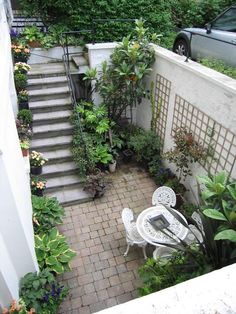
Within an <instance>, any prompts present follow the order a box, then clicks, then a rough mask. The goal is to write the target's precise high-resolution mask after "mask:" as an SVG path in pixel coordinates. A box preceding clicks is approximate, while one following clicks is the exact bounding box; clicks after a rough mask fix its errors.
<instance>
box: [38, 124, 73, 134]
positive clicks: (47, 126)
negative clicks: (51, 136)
mask: <svg viewBox="0 0 236 314" xmlns="http://www.w3.org/2000/svg"><path fill="white" fill-rule="evenodd" d="M70 129H73V125H72V124H71V123H70V122H58V123H51V124H43V125H36V126H34V127H33V133H34V134H37V133H44V132H50V131H57V130H58V131H63V130H70Z"/></svg>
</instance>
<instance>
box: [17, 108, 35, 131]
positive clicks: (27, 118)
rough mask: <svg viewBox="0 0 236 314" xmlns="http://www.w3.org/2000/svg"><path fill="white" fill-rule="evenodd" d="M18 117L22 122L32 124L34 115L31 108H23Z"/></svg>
mask: <svg viewBox="0 0 236 314" xmlns="http://www.w3.org/2000/svg"><path fill="white" fill-rule="evenodd" d="M17 119H19V120H20V122H21V123H22V124H26V125H29V126H30V127H31V126H32V121H33V117H32V113H31V111H30V110H29V109H21V110H20V111H19V112H18V114H17Z"/></svg>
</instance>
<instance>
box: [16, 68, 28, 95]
mask: <svg viewBox="0 0 236 314" xmlns="http://www.w3.org/2000/svg"><path fill="white" fill-rule="evenodd" d="M14 81H15V87H16V91H17V93H19V92H20V91H21V90H23V89H25V88H26V86H27V76H26V74H23V73H14Z"/></svg>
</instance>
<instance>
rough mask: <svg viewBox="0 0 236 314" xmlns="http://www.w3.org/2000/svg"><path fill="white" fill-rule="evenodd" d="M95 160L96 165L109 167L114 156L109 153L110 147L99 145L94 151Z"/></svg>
mask: <svg viewBox="0 0 236 314" xmlns="http://www.w3.org/2000/svg"><path fill="white" fill-rule="evenodd" d="M94 158H95V161H96V163H102V164H104V165H107V164H108V163H109V162H110V161H112V155H111V154H110V153H109V147H108V145H98V146H97V147H96V148H95V151H94Z"/></svg>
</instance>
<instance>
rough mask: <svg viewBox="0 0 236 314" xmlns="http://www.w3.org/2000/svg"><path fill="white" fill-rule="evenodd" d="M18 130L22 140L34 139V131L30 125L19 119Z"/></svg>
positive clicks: (17, 122) (17, 121)
mask: <svg viewBox="0 0 236 314" xmlns="http://www.w3.org/2000/svg"><path fill="white" fill-rule="evenodd" d="M16 128H17V133H18V136H19V139H20V140H25V139H30V138H31V137H32V131H31V130H30V127H29V125H28V124H24V123H22V122H21V121H20V120H19V119H16Z"/></svg>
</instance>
